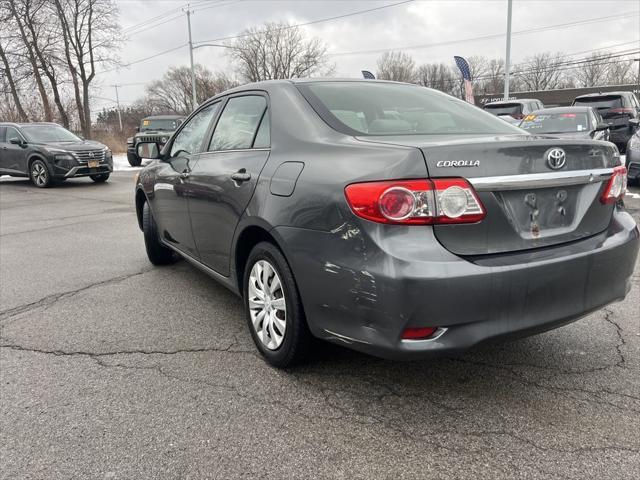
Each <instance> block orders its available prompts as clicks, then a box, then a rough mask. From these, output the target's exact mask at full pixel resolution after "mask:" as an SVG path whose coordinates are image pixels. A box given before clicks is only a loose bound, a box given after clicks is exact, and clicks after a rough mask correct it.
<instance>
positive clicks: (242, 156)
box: [136, 80, 639, 367]
mask: <svg viewBox="0 0 640 480" xmlns="http://www.w3.org/2000/svg"><path fill="white" fill-rule="evenodd" d="M157 156H158V157H159V161H157V162H153V163H152V164H151V165H149V166H147V167H145V169H144V170H142V171H141V173H140V176H139V179H138V180H137V184H136V209H137V212H138V219H139V224H140V228H141V229H142V230H143V232H144V238H145V242H146V247H147V252H148V255H149V258H150V260H151V261H152V262H153V263H156V264H164V263H170V262H172V261H173V260H175V257H176V254H178V255H179V256H182V257H184V258H186V259H187V260H189V261H190V262H191V263H193V264H194V265H196V266H198V267H199V268H201V269H203V270H204V271H205V272H207V273H208V274H210V275H211V276H212V277H214V278H215V279H217V280H219V281H220V282H222V283H223V284H224V285H226V286H227V287H228V288H230V289H231V290H232V291H234V292H235V293H237V294H239V295H241V296H242V298H243V301H244V304H245V310H246V317H247V323H248V325H249V331H250V332H251V335H252V337H253V339H254V341H255V344H256V346H257V348H258V350H259V351H260V352H261V353H262V354H263V355H264V356H265V358H266V359H267V360H268V361H269V362H270V363H272V364H273V365H276V366H279V367H284V366H287V365H290V364H292V363H295V362H297V361H300V360H301V359H303V358H304V357H305V354H306V353H307V352H308V350H309V344H310V342H311V340H312V338H313V337H317V338H320V339H324V340H328V341H331V342H336V343H339V344H341V345H346V346H348V347H351V348H354V349H357V350H360V351H363V352H367V353H370V354H373V355H378V356H382V357H386V358H393V359H410V358H420V357H427V356H429V355H433V354H438V353H451V352H458V351H461V350H464V349H467V348H469V347H472V346H474V345H477V344H479V343H482V342H488V341H491V340H495V339H500V338H507V337H513V336H522V335H528V334H532V333H536V332H540V331H544V330H548V329H551V328H554V327H557V326H560V325H563V324H566V323H568V322H571V321H574V320H576V319H578V318H580V317H582V316H584V315H586V314H588V313H589V312H592V311H594V310H597V309H599V308H601V307H603V306H604V305H607V304H608V303H611V302H613V301H617V300H621V299H622V298H624V297H625V295H626V294H627V292H628V291H629V289H630V280H629V279H630V276H631V273H632V270H633V267H634V264H635V259H636V257H637V254H638V245H639V233H638V228H637V227H636V225H635V223H634V221H633V219H632V218H631V216H630V215H629V214H627V213H626V212H625V211H624V208H623V205H622V200H621V199H622V195H623V192H624V188H625V182H626V177H625V169H624V167H623V166H621V164H620V156H619V154H618V151H617V149H616V148H615V146H614V145H612V144H610V143H608V142H601V141H594V140H588V139H587V140H575V139H557V138H552V137H544V136H533V135H528V134H526V133H524V132H523V131H522V130H520V129H518V128H516V127H513V126H511V125H509V124H507V123H506V122H503V121H501V120H500V119H498V118H496V117H494V116H492V115H490V114H488V113H486V112H483V111H482V110H480V109H478V108H476V107H473V106H470V105H468V104H466V103H464V102H462V101H460V100H457V99H455V98H452V97H450V96H447V95H444V94H442V93H439V92H437V91H434V90H430V89H426V88H423V87H418V86H413V85H406V84H398V83H391V82H379V81H355V80H353V81H346V80H345V81H338V80H322V81H321V80H297V81H285V80H282V81H270V82H263V83H256V84H250V85H246V86H243V87H239V88H236V89H233V90H230V91H228V92H225V93H223V94H221V95H219V96H216V97H214V98H212V99H210V100H208V101H207V102H205V103H204V104H203V105H201V106H200V107H199V108H198V110H197V111H196V112H194V113H193V114H192V115H191V116H190V117H189V118H188V119H187V120H186V121H185V123H184V124H183V125H182V126H181V128H180V129H179V130H178V131H177V132H176V134H175V135H174V136H173V137H172V138H171V140H170V142H169V143H168V144H167V145H166V146H165V147H164V149H163V150H162V151H161V152H160V153H158V154H157Z"/></svg>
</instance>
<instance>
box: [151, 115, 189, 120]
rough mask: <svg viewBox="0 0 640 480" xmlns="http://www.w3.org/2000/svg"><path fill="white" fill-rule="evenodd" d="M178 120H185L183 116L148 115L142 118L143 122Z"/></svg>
mask: <svg viewBox="0 0 640 480" xmlns="http://www.w3.org/2000/svg"><path fill="white" fill-rule="evenodd" d="M180 118H185V116H184V115H149V116H148V117H144V118H143V120H178V119H180Z"/></svg>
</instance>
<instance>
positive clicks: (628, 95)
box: [572, 92, 640, 153]
mask: <svg viewBox="0 0 640 480" xmlns="http://www.w3.org/2000/svg"><path fill="white" fill-rule="evenodd" d="M572 105H574V106H587V107H593V108H595V109H596V110H598V113H599V114H600V115H601V116H602V118H603V119H604V121H605V122H607V123H608V124H609V130H610V131H611V135H610V140H611V141H612V142H613V143H615V144H616V145H617V147H618V148H619V149H620V151H621V152H622V153H624V152H625V150H626V148H627V143H628V142H629V139H630V138H631V136H632V135H633V133H634V131H635V129H636V128H637V125H638V122H637V121H638V120H639V119H640V103H638V99H637V98H636V96H635V95H634V94H633V92H607V93H590V94H588V95H581V96H579V97H576V99H575V100H574V101H573V104H572ZM632 120H635V121H632Z"/></svg>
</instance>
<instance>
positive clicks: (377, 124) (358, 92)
mask: <svg viewBox="0 0 640 480" xmlns="http://www.w3.org/2000/svg"><path fill="white" fill-rule="evenodd" d="M298 88H299V90H300V92H301V93H302V94H303V95H304V97H305V98H306V99H307V100H308V101H309V103H310V104H311V105H312V106H313V108H314V109H315V110H316V112H318V114H319V115H320V116H321V117H322V118H323V119H324V120H325V121H326V122H327V123H328V124H329V125H331V126H332V127H333V128H335V129H336V130H339V131H342V132H344V133H348V134H351V135H447V134H452V135H454V134H514V133H522V130H520V129H518V128H516V127H513V126H511V125H509V124H508V123H506V122H503V121H502V120H500V119H498V118H496V117H494V116H493V115H489V114H487V113H486V112H483V111H482V110H481V109H479V108H477V107H474V106H472V105H470V104H468V103H466V102H463V101H462V100H458V99H456V98H454V97H451V96H449V95H445V94H443V93H441V92H437V91H435V90H431V89H428V88H424V87H419V86H415V85H403V84H393V83H381V82H369V81H363V82H340V81H336V82H317V83H315V82H311V83H302V84H298Z"/></svg>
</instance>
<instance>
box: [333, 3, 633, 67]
mask: <svg viewBox="0 0 640 480" xmlns="http://www.w3.org/2000/svg"><path fill="white" fill-rule="evenodd" d="M638 13H640V11H638V10H634V11H630V12H624V13H621V14H617V15H609V16H606V17H596V18H587V19H584V20H577V21H574V22H567V23H558V24H555V25H545V26H542V27H535V28H530V29H526V30H518V31H517V32H513V33H512V35H526V34H529V33H536V32H542V31H546V30H555V29H558V28H565V27H574V26H578V25H587V24H591V23H599V22H609V21H612V20H617V19H619V18H626V17H632V16H635V15H637V14H638ZM504 35H505V34H504V33H492V34H488V35H481V36H478V37H471V38H463V39H459V40H447V41H444V42H436V43H425V44H420V45H409V46H404V47H391V48H381V49H375V50H358V51H351V52H339V53H329V54H327V55H328V56H331V57H341V56H348V55H365V54H371V53H383V52H391V51H394V50H418V49H422V48H430V47H439V46H443V45H453V44H456V43H466V42H471V41H477V40H489V39H493V38H501V37H504Z"/></svg>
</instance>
